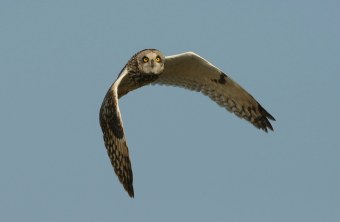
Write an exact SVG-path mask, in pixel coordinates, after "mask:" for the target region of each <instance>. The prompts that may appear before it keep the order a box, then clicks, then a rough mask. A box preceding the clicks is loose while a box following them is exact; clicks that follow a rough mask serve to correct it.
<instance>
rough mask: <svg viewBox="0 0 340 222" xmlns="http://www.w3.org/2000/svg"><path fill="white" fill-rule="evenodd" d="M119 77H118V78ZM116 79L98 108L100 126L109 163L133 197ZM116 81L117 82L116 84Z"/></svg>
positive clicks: (131, 178) (130, 171) (131, 177)
mask: <svg viewBox="0 0 340 222" xmlns="http://www.w3.org/2000/svg"><path fill="white" fill-rule="evenodd" d="M120 79H121V78H118V80H120ZM118 80H117V81H116V82H115V83H114V84H113V85H112V86H111V87H110V89H109V90H108V92H107V93H106V96H105V98H104V101H103V103H102V106H101V108H100V114H99V119H100V126H101V128H102V131H103V138H104V142H105V147H106V149H107V153H108V155H109V158H110V160H111V164H112V166H113V168H114V171H115V173H116V174H117V176H118V179H119V181H120V182H121V183H122V184H123V186H124V188H125V190H126V191H127V192H128V194H129V196H130V197H134V191H133V185H132V184H133V175H132V168H131V162H130V158H129V150H128V146H127V144H126V139H125V133H124V128H123V121H122V118H121V115H120V111H119V106H118V85H119V81H118ZM116 83H118V84H116Z"/></svg>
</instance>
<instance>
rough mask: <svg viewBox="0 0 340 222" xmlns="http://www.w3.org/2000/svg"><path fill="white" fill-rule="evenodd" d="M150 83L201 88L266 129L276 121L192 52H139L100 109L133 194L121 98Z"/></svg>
mask: <svg viewBox="0 0 340 222" xmlns="http://www.w3.org/2000/svg"><path fill="white" fill-rule="evenodd" d="M148 84H159V85H171V86H177V87H181V88H185V89H188V90H192V91H198V92H201V93H203V94H204V95H206V96H208V97H209V98H210V99H212V100H213V101H214V102H216V103H217V104H218V105H220V106H221V107H223V108H225V109H226V110H228V111H230V112H232V113H234V114H235V115H236V116H238V117H240V118H242V119H245V120H247V121H249V122H250V123H251V124H253V125H254V126H255V127H257V128H259V129H262V130H264V131H266V132H267V129H270V130H273V127H272V125H271V124H270V122H269V120H275V119H274V117H273V116H272V115H270V114H269V113H268V112H267V111H266V110H265V109H264V108H263V107H262V106H261V105H260V104H259V103H258V102H257V101H256V100H255V99H254V97H253V96H251V95H250V94H249V93H248V92H247V91H246V90H245V89H243V88H242V87H241V86H240V85H239V84H237V83H236V82H235V81H233V80H232V79H231V78H229V76H227V75H226V74H225V73H224V72H222V71H221V70H220V69H218V68H217V67H215V66H214V65H212V64H211V63H210V62H208V61H207V60H205V59H204V58H202V57H200V56H199V55H197V54H195V53H193V52H186V53H182V54H178V55H173V56H167V57H165V56H164V55H163V53H161V52H160V51H159V50H156V49H145V50H142V51H140V52H138V53H136V54H135V55H134V56H132V58H131V59H130V60H129V61H128V63H127V64H126V65H125V66H124V68H123V69H122V71H121V72H120V74H119V75H118V78H117V80H116V81H115V82H114V83H113V84H112V85H111V87H110V88H109V90H108V92H107V93H106V96H105V98H104V100H103V103H102V106H101V108H100V114H99V118H100V125H101V128H102V131H103V138H104V143H105V146H106V149H107V152H108V155H109V158H110V160H111V163H112V166H113V168H114V171H115V173H116V174H117V176H118V179H119V180H120V182H121V183H122V184H123V186H124V188H125V190H126V191H127V192H128V194H129V195H130V197H134V190H133V175H132V168H131V162H130V158H129V150H128V146H127V142H126V138H125V132H124V127H123V121H122V118H121V114H120V110H119V105H118V101H119V98H121V97H122V96H124V95H126V94H127V93H128V92H131V91H133V90H135V89H137V88H140V87H142V86H145V85H148Z"/></svg>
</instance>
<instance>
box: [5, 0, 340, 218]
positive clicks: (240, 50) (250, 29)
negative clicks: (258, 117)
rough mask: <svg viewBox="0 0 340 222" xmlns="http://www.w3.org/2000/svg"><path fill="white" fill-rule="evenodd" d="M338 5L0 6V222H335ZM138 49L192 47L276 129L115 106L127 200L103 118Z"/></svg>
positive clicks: (168, 103)
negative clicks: (130, 189) (128, 171)
mask: <svg viewBox="0 0 340 222" xmlns="http://www.w3.org/2000/svg"><path fill="white" fill-rule="evenodd" d="M339 10H340V3H339V1H328V0H325V1H324V0H323V1H321V0H320V1H313V0H312V1H296V0H294V1H182V0H172V1H164V2H163V1H150V0H144V1H112V0H110V1H109V0H107V1H85V0H84V1H80V0H79V1H74V0H61V1H43V0H41V1H13V0H11V1H9V0H1V1H0V101H1V109H0V114H1V115H0V221H6V222H8V221H34V222H37V221H58V222H59V221H83V222H86V221H148V222H149V221H158V222H159V221H164V222H167V221H169V222H170V221H171V222H172V221H240V222H242V221H260V222H273V221H275V222H277V221H278V222H286V221H299V222H301V221H309V222H313V221H330V222H331V221H340V175H339V171H340V126H339V112H340V99H339V96H340V89H339V84H340V77H339V75H340V41H339V40H340V28H339V22H340V13H339ZM144 48H157V49H159V50H161V51H163V52H164V54H166V55H172V54H177V53H181V52H185V51H194V52H196V53H198V54H200V55H201V56H203V57H204V58H206V59H208V60H209V61H210V62H211V63H213V64H214V65H216V66H217V67H219V68H221V69H222V70H223V71H225V72H226V73H228V74H229V75H230V76H231V77H232V78H233V79H234V80H236V81H237V82H238V83H239V84H241V85H242V86H243V87H245V88H246V89H247V90H248V91H249V92H250V93H252V95H253V96H254V97H255V98H257V100H258V101H259V102H260V103H261V104H262V105H263V106H264V107H265V108H266V109H267V110H268V111H269V112H270V113H271V114H272V115H273V116H274V117H275V118H276V119H277V121H276V122H273V127H274V129H275V131H274V132H269V133H268V134H267V133H265V132H262V131H260V130H257V129H256V128H255V127H253V126H252V125H250V124H249V123H247V122H246V121H244V120H240V119H239V118H237V117H235V116H234V115H232V114H230V113H228V112H227V111H226V110H224V109H222V108H220V107H218V106H217V105H216V104H214V103H213V102H212V101H210V100H209V99H208V98H207V97H204V96H202V95H201V94H199V93H194V92H190V91H185V90H183V89H180V88H172V87H161V86H149V87H145V88H142V89H139V90H137V91H134V92H133V93H130V94H128V95H127V96H125V97H123V98H122V100H121V101H120V107H121V111H122V116H123V121H124V126H125V129H126V136H127V139H128V145H129V148H130V155H131V159H132V166H133V171H134V187H135V198H134V199H130V198H129V197H128V195H127V193H126V192H125V191H124V190H123V188H122V186H121V184H120V183H119V181H118V179H117V177H116V175H115V174H114V171H113V169H112V167H111V164H110V161H109V158H108V156H107V154H106V150H105V148H104V143H103V140H102V132H101V129H100V126H99V120H98V113H99V107H100V105H101V102H102V100H103V98H104V96H105V93H106V91H107V89H108V87H109V86H110V85H111V83H112V82H113V81H114V80H115V79H116V77H117V75H118V73H119V72H120V70H121V69H122V67H123V66H124V65H125V64H126V62H127V61H128V59H130V57H131V56H132V55H133V54H134V53H136V52H137V51H139V50H141V49H144Z"/></svg>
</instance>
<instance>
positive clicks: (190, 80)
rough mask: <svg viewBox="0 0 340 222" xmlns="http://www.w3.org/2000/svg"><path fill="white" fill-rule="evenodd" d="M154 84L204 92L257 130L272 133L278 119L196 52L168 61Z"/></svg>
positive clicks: (168, 58) (173, 57)
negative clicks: (271, 121)
mask: <svg viewBox="0 0 340 222" xmlns="http://www.w3.org/2000/svg"><path fill="white" fill-rule="evenodd" d="M153 84H161V85H171V86H178V87H182V88H185V89H189V90H193V91H198V92H202V93H203V94H204V95H206V96H208V97H209V98H210V99H212V100H213V101H215V102H216V103H217V104H218V105H220V106H222V107H224V108H226V109H227V110H228V111H230V112H233V113H234V114H236V115H237V116H238V117H240V118H244V119H246V120H247V121H249V122H250V123H252V124H253V125H254V126H255V127H257V128H259V129H262V130H264V131H266V132H267V131H268V129H270V130H273V127H272V125H271V124H270V122H269V120H268V119H270V120H275V119H274V117H273V116H271V115H270V114H269V113H268V112H267V111H266V110H265V109H264V108H263V107H262V106H261V105H260V104H259V103H258V102H257V101H256V100H255V99H254V98H253V97H252V96H251V95H250V94H249V93H248V92H247V91H246V90H245V89H243V88H242V87H241V86H240V85H238V84H237V83H236V82H235V81H233V80H232V79H231V78H229V77H228V76H227V75H226V74H224V73H223V72H222V71H221V70H220V69H218V68H216V67H215V66H214V65H212V64H211V63H209V62H208V61H207V60H205V59H203V58H202V57H200V56H199V55H197V54H195V53H193V52H186V53H182V54H178V55H174V56H167V57H166V58H165V69H164V72H163V73H162V74H161V75H160V77H159V78H158V79H157V80H156V81H155V82H153Z"/></svg>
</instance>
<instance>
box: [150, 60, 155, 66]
mask: <svg viewBox="0 0 340 222" xmlns="http://www.w3.org/2000/svg"><path fill="white" fill-rule="evenodd" d="M154 66H155V61H153V59H151V68H153V67H154Z"/></svg>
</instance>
